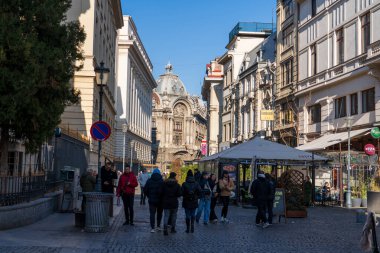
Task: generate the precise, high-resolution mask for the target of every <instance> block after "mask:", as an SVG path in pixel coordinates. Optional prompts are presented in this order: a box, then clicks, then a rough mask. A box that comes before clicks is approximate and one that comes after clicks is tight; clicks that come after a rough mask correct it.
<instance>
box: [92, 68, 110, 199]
mask: <svg viewBox="0 0 380 253" xmlns="http://www.w3.org/2000/svg"><path fill="white" fill-rule="evenodd" d="M109 73H110V70H109V69H108V68H105V67H104V62H103V61H102V62H101V63H100V66H97V67H96V68H95V79H96V84H97V85H98V86H99V87H100V90H99V121H101V120H102V119H103V86H105V85H106V84H107V81H108V74H109ZM101 151H102V142H101V141H99V142H98V179H97V182H96V191H98V192H100V191H101V183H100V176H101V175H100V173H101V162H100V155H101V154H100V153H101Z"/></svg>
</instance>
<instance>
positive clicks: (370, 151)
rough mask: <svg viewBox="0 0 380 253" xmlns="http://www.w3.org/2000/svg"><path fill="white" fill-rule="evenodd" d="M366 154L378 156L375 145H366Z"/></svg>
mask: <svg viewBox="0 0 380 253" xmlns="http://www.w3.org/2000/svg"><path fill="white" fill-rule="evenodd" d="M364 152H365V153H366V154H367V155H374V154H376V148H375V146H374V145H372V144H366V145H365V146H364Z"/></svg>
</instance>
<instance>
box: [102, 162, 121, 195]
mask: <svg viewBox="0 0 380 253" xmlns="http://www.w3.org/2000/svg"><path fill="white" fill-rule="evenodd" d="M111 167H112V164H111V162H106V165H105V166H103V167H102V168H101V170H100V178H101V182H102V192H107V193H113V187H114V185H113V180H114V179H117V173H116V169H115V168H111Z"/></svg>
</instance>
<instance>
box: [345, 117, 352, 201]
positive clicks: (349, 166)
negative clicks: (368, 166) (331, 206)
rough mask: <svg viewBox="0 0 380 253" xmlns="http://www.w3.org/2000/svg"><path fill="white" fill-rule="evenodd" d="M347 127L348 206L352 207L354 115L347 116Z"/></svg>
mask: <svg viewBox="0 0 380 253" xmlns="http://www.w3.org/2000/svg"><path fill="white" fill-rule="evenodd" d="M346 122H347V128H348V133H347V134H348V140H347V145H348V147H347V195H346V206H347V207H348V208H351V207H352V204H351V147H350V146H351V136H350V134H351V124H352V117H347V118H346Z"/></svg>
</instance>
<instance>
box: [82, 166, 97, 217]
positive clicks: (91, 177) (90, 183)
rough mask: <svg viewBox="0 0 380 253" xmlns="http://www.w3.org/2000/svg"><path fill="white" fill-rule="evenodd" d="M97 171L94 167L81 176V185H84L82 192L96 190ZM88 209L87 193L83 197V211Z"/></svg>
mask: <svg viewBox="0 0 380 253" xmlns="http://www.w3.org/2000/svg"><path fill="white" fill-rule="evenodd" d="M96 176H97V173H96V172H95V171H94V170H93V169H87V171H86V172H85V173H83V174H82V176H81V177H80V180H79V182H80V187H82V192H93V191H95V185H96ZM85 211H86V195H85V194H83V199H82V212H85Z"/></svg>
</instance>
